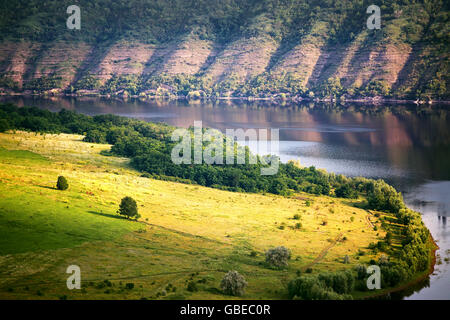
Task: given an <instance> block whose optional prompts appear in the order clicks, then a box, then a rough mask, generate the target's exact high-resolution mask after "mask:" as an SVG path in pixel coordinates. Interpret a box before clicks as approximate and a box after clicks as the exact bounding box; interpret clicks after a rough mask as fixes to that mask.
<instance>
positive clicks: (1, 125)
mask: <svg viewBox="0 0 450 320" xmlns="http://www.w3.org/2000/svg"><path fill="white" fill-rule="evenodd" d="M10 128H11V126H10V125H9V123H8V121H6V120H5V119H0V132H6V131H8V130H9V129H10Z"/></svg>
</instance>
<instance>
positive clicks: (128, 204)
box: [118, 197, 140, 219]
mask: <svg viewBox="0 0 450 320" xmlns="http://www.w3.org/2000/svg"><path fill="white" fill-rule="evenodd" d="M118 213H119V214H120V215H122V216H125V217H127V218H135V219H138V218H140V215H139V213H138V210H137V204H136V201H135V200H134V199H133V198H131V197H125V198H123V199H122V201H121V202H120V206H119V210H118Z"/></svg>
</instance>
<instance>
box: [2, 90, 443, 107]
mask: <svg viewBox="0 0 450 320" xmlns="http://www.w3.org/2000/svg"><path fill="white" fill-rule="evenodd" d="M0 97H60V98H84V97H91V98H107V99H121V100H123V101H127V100H129V99H138V100H141V101H188V102H206V101H218V100H221V101H250V102H253V101H268V102H272V103H283V102H294V103H299V102H313V103H314V102H316V103H317V102H320V103H339V104H345V103H358V104H362V103H364V104H372V105H380V104H383V103H389V104H411V105H433V104H444V105H450V100H448V101H447V100H429V101H423V100H418V99H416V100H412V99H394V98H384V97H378V96H377V97H361V98H344V99H342V98H337V99H336V98H308V97H298V96H294V97H285V98H281V97H280V96H279V95H276V94H275V95H274V96H271V97H230V96H223V97H222V96H219V97H200V98H189V97H187V96H177V95H174V96H153V97H147V96H146V97H142V96H139V95H130V96H123V95H110V94H106V95H105V94H76V93H75V94H71V93H69V94H68V93H61V92H44V93H21V92H7V93H5V92H0Z"/></svg>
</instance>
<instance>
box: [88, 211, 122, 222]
mask: <svg viewBox="0 0 450 320" xmlns="http://www.w3.org/2000/svg"><path fill="white" fill-rule="evenodd" d="M88 212H89V213H92V214H96V215H99V216H103V217H107V218H114V219H121V220H128V219H127V218H125V217H122V216H119V215H116V214H110V213H103V212H97V211H88Z"/></svg>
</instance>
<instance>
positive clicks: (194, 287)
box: [187, 281, 198, 292]
mask: <svg viewBox="0 0 450 320" xmlns="http://www.w3.org/2000/svg"><path fill="white" fill-rule="evenodd" d="M187 291H190V292H197V291H198V288H197V284H196V283H195V282H194V281H189V283H188V285H187Z"/></svg>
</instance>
